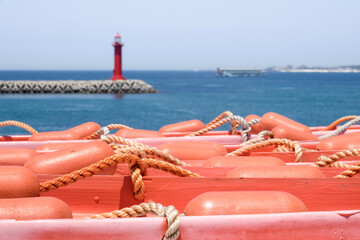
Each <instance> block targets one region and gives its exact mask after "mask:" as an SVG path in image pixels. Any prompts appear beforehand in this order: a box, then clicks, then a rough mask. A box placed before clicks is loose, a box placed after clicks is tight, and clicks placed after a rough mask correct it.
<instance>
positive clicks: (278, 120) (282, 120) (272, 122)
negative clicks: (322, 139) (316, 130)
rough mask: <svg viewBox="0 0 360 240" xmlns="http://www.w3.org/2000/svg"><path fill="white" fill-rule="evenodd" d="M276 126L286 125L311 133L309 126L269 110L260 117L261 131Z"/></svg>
mask: <svg viewBox="0 0 360 240" xmlns="http://www.w3.org/2000/svg"><path fill="white" fill-rule="evenodd" d="M277 126H287V127H290V128H294V129H297V130H298V131H303V132H308V133H311V130H310V128H309V127H307V126H305V125H303V124H301V123H299V122H296V121H294V120H292V119H290V118H287V117H284V116H281V115H280V114H277V113H273V112H269V113H266V114H264V115H263V116H262V117H261V121H260V126H259V128H260V130H261V131H263V130H272V129H273V128H274V127H277Z"/></svg>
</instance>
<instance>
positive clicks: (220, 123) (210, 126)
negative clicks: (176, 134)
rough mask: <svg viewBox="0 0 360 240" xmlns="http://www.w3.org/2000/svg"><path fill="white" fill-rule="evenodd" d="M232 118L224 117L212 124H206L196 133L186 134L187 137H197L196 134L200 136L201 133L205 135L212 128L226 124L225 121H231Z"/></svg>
mask: <svg viewBox="0 0 360 240" xmlns="http://www.w3.org/2000/svg"><path fill="white" fill-rule="evenodd" d="M230 121H231V119H230V118H224V119H221V120H220V121H217V122H215V123H213V124H211V125H206V126H205V127H204V128H203V129H200V130H198V131H196V132H194V133H191V134H188V135H186V136H185V137H195V136H200V135H203V134H204V133H207V132H209V131H211V130H214V129H215V128H218V127H220V126H222V125H224V124H225V123H228V122H230Z"/></svg>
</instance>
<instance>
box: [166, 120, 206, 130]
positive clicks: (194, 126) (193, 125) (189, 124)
mask: <svg viewBox="0 0 360 240" xmlns="http://www.w3.org/2000/svg"><path fill="white" fill-rule="evenodd" d="M204 127H205V125H204V123H203V122H201V121H200V120H197V119H194V120H189V121H184V122H178V123H173V124H169V125H165V126H163V127H162V128H160V130H159V132H161V133H168V132H196V131H199V130H201V129H203V128H204Z"/></svg>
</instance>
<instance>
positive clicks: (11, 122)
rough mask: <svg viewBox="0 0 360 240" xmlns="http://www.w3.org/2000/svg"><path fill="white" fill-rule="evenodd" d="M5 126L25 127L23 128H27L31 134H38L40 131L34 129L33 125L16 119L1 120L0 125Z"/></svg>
mask: <svg viewBox="0 0 360 240" xmlns="http://www.w3.org/2000/svg"><path fill="white" fill-rule="evenodd" d="M5 126H15V127H20V128H23V129H25V130H27V131H28V132H30V133H31V134H36V133H38V131H36V130H35V129H33V128H32V127H30V126H29V125H27V124H26V123H22V122H18V121H14V120H7V121H3V122H0V127H5Z"/></svg>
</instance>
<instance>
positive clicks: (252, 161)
mask: <svg viewBox="0 0 360 240" xmlns="http://www.w3.org/2000/svg"><path fill="white" fill-rule="evenodd" d="M255 166H258V167H264V166H285V163H284V162H283V161H282V160H281V159H280V158H276V157H267V156H264V157H253V156H250V157H243V156H218V157H212V158H209V159H208V160H206V161H205V162H204V163H203V167H255Z"/></svg>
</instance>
